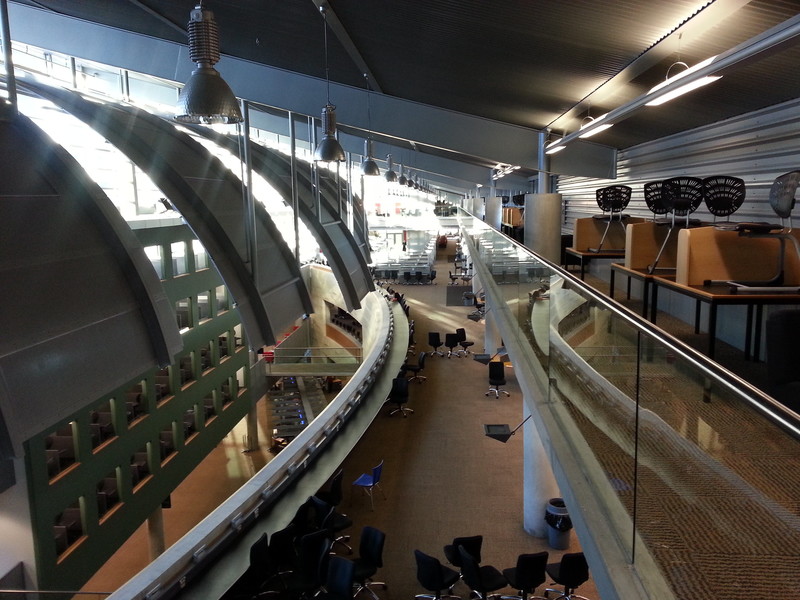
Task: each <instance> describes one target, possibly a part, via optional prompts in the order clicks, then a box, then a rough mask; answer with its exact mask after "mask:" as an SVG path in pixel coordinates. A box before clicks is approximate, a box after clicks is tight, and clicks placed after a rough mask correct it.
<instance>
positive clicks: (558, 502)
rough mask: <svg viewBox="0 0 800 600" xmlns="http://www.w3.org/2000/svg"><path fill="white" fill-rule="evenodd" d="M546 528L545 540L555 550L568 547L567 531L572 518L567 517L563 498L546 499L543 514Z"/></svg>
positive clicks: (570, 525)
mask: <svg viewBox="0 0 800 600" xmlns="http://www.w3.org/2000/svg"><path fill="white" fill-rule="evenodd" d="M544 520H545V523H547V524H548V526H549V527H548V528H547V541H548V542H549V544H550V546H551V547H552V548H554V549H555V550H566V549H567V548H569V531H570V529H572V519H570V518H569V513H568V512H567V506H566V504H564V499H563V498H550V500H548V501H547V510H546V511H545V515H544Z"/></svg>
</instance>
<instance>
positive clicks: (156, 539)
mask: <svg viewBox="0 0 800 600" xmlns="http://www.w3.org/2000/svg"><path fill="white" fill-rule="evenodd" d="M147 541H148V545H149V548H150V561H151V562H152V561H154V560H155V559H156V558H158V557H159V556H160V555H161V554H162V553H163V552H164V549H165V548H166V547H167V546H166V543H165V542H164V509H163V508H161V507H160V506H159V507H158V508H156V509H155V510H154V511H153V512H152V513H151V514H150V516H149V517H147Z"/></svg>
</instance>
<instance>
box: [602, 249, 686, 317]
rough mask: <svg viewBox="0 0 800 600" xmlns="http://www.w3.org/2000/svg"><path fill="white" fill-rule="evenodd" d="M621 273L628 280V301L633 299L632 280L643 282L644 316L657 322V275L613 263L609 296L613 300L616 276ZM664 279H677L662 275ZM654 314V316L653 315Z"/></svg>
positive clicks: (672, 276) (645, 270)
mask: <svg viewBox="0 0 800 600" xmlns="http://www.w3.org/2000/svg"><path fill="white" fill-rule="evenodd" d="M616 273H619V274H620V275H623V276H625V277H627V278H628V287H627V296H628V300H630V298H631V280H632V279H637V280H639V281H641V282H642V316H643V317H644V318H645V319H647V320H649V321H652V322H653V323H655V322H656V308H657V304H658V288H657V287H656V286H654V285H653V278H654V277H656V275H655V274H650V273H648V272H647V269H646V268H645V269H629V268H628V267H626V266H625V265H623V264H621V263H612V264H611V276H610V278H609V290H608V291H609V294H608V295H609V296H610V297H611V298H613V297H614V282H615V275H616ZM659 277H662V278H664V279H672V280H674V279H675V276H674V275H660V276H659ZM648 309H650V310H649V311H648ZM651 313H652V314H651Z"/></svg>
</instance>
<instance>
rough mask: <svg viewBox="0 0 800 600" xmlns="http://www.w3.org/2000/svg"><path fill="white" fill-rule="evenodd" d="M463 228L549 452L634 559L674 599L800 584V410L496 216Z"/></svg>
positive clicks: (466, 222)
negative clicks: (514, 233)
mask: <svg viewBox="0 0 800 600" xmlns="http://www.w3.org/2000/svg"><path fill="white" fill-rule="evenodd" d="M460 224H461V227H462V236H464V238H465V239H464V244H463V247H464V248H465V249H466V251H467V252H470V253H472V256H470V259H471V260H473V261H474V262H475V265H476V266H475V269H476V271H475V272H476V275H475V276H476V277H478V278H479V285H478V286H477V287H476V289H479V288H483V292H484V293H485V294H486V307H487V310H491V311H494V312H495V313H496V316H495V318H496V319H498V320H501V319H502V320H504V323H503V324H502V325H499V327H500V329H501V330H502V331H503V335H504V341H505V343H506V345H507V351H508V352H509V355H510V358H511V360H512V362H513V363H514V364H515V367H516V366H517V364H518V362H519V363H520V364H521V366H522V363H526V362H527V365H525V366H531V367H532V368H531V369H530V371H531V373H530V375H531V376H532V377H533V379H534V380H535V381H536V383H537V385H538V389H539V390H542V395H543V397H541V398H528V399H527V400H528V401H529V403H532V404H535V409H534V410H536V411H538V413H539V415H541V417H540V419H539V420H538V422H537V424H540V427H541V426H544V427H546V428H547V429H548V431H547V432H546V436H543V438H545V439H549V440H558V442H551V443H552V445H553V447H552V448H550V449H549V450H550V452H551V455H552V456H554V458H555V460H556V461H569V460H572V461H574V460H576V458H575V457H576V456H577V457H579V458H578V459H577V460H579V461H581V465H580V473H581V475H582V476H584V478H585V479H584V480H583V483H586V482H588V483H590V485H591V486H592V487H593V489H592V490H591V492H590V493H589V494H588V495H587V493H586V490H585V489H584V490H583V491H581V490H576V491H574V494H575V497H576V498H578V500H579V503H580V504H585V503H593V504H594V507H593V508H594V509H595V510H594V511H589V512H594V513H595V518H596V515H597V512H598V511H597V510H596V509H598V508H599V510H600V513H601V514H603V515H604V517H605V519H604V521H605V523H604V525H605V526H611V527H613V528H614V531H613V533H614V537H615V538H616V543H617V544H618V547H619V548H620V549H621V554H622V555H623V556H625V557H626V560H627V561H629V562H630V563H631V564H634V563H636V562H637V561H638V560H640V559H642V558H643V557H644V556H645V555H646V556H647V558H648V560H652V562H653V563H654V564H655V565H656V566H657V567H658V570H659V571H660V575H661V577H662V578H663V581H664V582H665V583H666V585H667V586H668V587H669V588H670V589H671V590H672V591H673V593H674V595H675V597H681V598H685V597H690V596H693V595H696V594H698V593H699V595H700V596H702V597H704V598H720V599H721V598H739V597H745V596H744V595H737V593H736V590H743V591H745V590H748V589H750V587H751V586H752V582H753V580H754V577H756V576H757V575H758V572H759V570H760V569H758V568H757V567H756V564H763V565H769V567H768V568H769V571H770V580H771V585H772V584H775V583H776V580H777V581H778V583H777V586H778V588H779V589H793V586H794V585H795V584H794V583H793V581H794V578H795V577H796V575H795V573H794V572H793V569H792V568H791V567H790V565H791V564H794V565H796V564H797V558H798V557H800V504H799V503H798V502H797V498H798V495H797V490H798V489H800V442H799V441H798V437H799V436H798V431H799V429H798V425H797V423H798V420H800V418H799V417H798V415H796V414H794V413H793V412H791V411H789V410H788V409H785V408H784V407H783V406H782V405H779V404H777V403H776V402H775V401H773V400H772V399H771V398H769V397H768V396H766V395H765V394H763V393H762V392H760V391H759V390H757V389H756V388H754V387H752V386H750V385H749V384H747V383H746V382H745V381H743V380H741V379H739V378H738V377H737V376H736V375H734V374H732V373H730V372H728V371H726V370H724V369H723V368H722V367H720V366H719V365H717V364H716V363H714V362H712V361H710V360H708V359H707V358H706V357H705V356H703V355H701V354H699V353H697V352H696V351H694V350H692V349H690V348H688V347H687V346H684V345H683V344H681V343H680V342H678V341H677V340H675V339H674V338H672V337H670V336H669V335H667V334H665V333H664V332H662V331H660V330H659V329H657V328H656V327H654V326H653V325H651V324H650V323H649V322H647V321H644V320H643V319H641V318H639V317H638V316H637V315H634V314H633V313H631V312H629V311H627V310H625V309H624V308H623V307H621V306H620V305H618V304H616V303H615V302H614V301H613V300H609V299H607V298H606V297H605V296H603V295H601V294H599V293H598V292H596V291H595V290H593V289H592V288H590V287H588V286H586V285H584V284H583V282H581V281H580V280H578V279H576V278H574V277H572V276H571V275H570V274H568V273H567V272H565V271H563V270H562V269H560V268H559V267H557V266H555V265H553V264H552V263H549V262H547V261H544V260H542V259H541V258H539V257H537V256H536V255H534V254H533V253H532V252H530V251H528V250H527V249H525V248H524V247H522V246H520V245H518V244H517V243H516V242H514V241H512V240H511V239H510V238H508V237H506V236H504V235H502V234H501V233H500V232H498V231H496V230H494V229H492V228H491V227H489V226H487V225H486V224H485V223H484V222H482V221H480V220H478V219H473V218H472V217H471V216H468V215H467V216H464V215H461V216H460ZM504 327H505V329H504ZM509 338H513V343H510V342H512V340H511V339H509ZM515 349H516V350H517V351H518V352H519V351H521V353H522V356H519V355H517V356H515V355H514V350H515ZM515 370H516V371H517V374H518V377H519V376H520V374H519V370H520V369H515ZM527 375H528V374H527V373H526V376H527ZM532 408H533V407H532ZM541 424H544V425H541ZM540 433H541V432H540ZM562 441H566V442H567V443H568V444H569V448H570V450H571V453H569V454H566V453H563V454H559V448H558V444H560V443H561V442H562ZM562 447H563V446H562ZM568 471H569V469H564V472H568ZM559 484H560V485H561V486H562V487H564V486H569V485H570V483H569V482H565V481H559ZM579 487H580V486H579ZM581 494H583V495H581ZM583 508H585V506H584V507H583ZM586 523H587V528H588V529H591V528H592V527H593V523H592V522H591V520H587V522H586ZM594 525H596V523H594ZM787 559H788V560H787ZM773 578H777V579H773Z"/></svg>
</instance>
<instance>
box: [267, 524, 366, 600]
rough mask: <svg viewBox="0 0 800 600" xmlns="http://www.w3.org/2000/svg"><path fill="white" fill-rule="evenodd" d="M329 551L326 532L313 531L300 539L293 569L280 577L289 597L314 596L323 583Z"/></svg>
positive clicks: (329, 545)
mask: <svg viewBox="0 0 800 600" xmlns="http://www.w3.org/2000/svg"><path fill="white" fill-rule="evenodd" d="M330 549H331V539H330V534H329V533H328V531H326V530H320V531H315V532H313V533H309V534H306V535H304V536H303V537H301V538H300V540H299V543H298V550H297V556H296V560H295V566H294V568H293V569H292V570H291V571H290V572H288V573H283V574H282V575H281V580H282V581H283V586H284V589H285V590H286V592H287V593H288V594H289V595H293V596H313V595H315V593H316V592H317V591H318V590H319V588H320V587H321V586H322V584H323V582H324V581H325V574H326V573H327V571H328V562H329V558H330ZM341 560H345V559H341ZM351 588H352V583H351Z"/></svg>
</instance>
